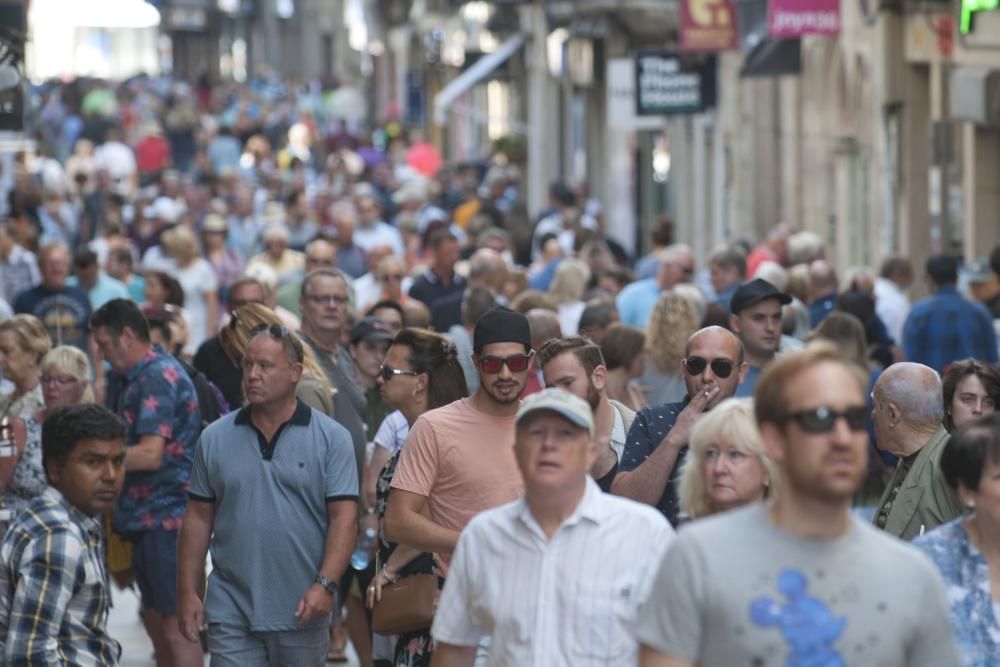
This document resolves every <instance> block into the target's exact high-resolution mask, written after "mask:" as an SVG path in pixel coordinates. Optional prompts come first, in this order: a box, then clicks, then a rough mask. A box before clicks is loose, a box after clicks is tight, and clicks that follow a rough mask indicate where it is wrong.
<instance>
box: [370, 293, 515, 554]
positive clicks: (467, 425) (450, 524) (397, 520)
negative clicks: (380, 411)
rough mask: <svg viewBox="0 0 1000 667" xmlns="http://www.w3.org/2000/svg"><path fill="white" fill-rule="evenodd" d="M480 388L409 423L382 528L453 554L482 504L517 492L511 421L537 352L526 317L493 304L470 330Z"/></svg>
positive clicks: (507, 498) (397, 538)
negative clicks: (461, 536) (460, 535)
mask: <svg viewBox="0 0 1000 667" xmlns="http://www.w3.org/2000/svg"><path fill="white" fill-rule="evenodd" d="M472 349H473V353H472V362H473V364H475V366H476V371H477V372H478V373H479V389H478V390H477V391H476V393H475V394H473V395H472V396H470V397H468V398H465V399H462V400H460V401H455V402H454V403H452V404H450V405H446V406H444V407H443V408H438V409H437V410H431V411H430V412H427V413H425V414H423V415H421V417H420V418H419V419H417V421H416V422H415V423H414V424H413V427H412V428H411V429H410V434H409V436H407V438H406V444H405V445H404V446H403V453H402V455H401V456H400V459H399V465H398V467H397V468H396V474H395V476H394V477H393V478H392V493H391V494H390V495H389V504H388V507H387V509H386V513H385V536H386V538H387V539H389V540H391V541H393V542H398V543H400V544H405V545H407V546H410V547H414V548H416V549H419V550H420V551H429V552H432V553H437V554H443V555H444V560H445V561H450V560H451V553H452V551H454V550H455V544H456V543H457V542H458V534H459V532H460V531H461V530H462V529H463V528H465V525H466V524H467V523H468V522H469V520H470V519H472V517H474V516H475V515H476V514H478V513H479V512H482V511H483V510H486V509H490V508H492V507H497V506H498V505H502V504H504V503H507V502H510V501H512V500H514V499H515V498H517V497H518V496H520V495H521V491H522V489H523V486H524V485H523V482H522V480H521V473H520V471H519V470H518V468H517V462H516V461H515V459H514V450H513V447H512V445H513V443H514V422H515V420H516V417H517V410H518V408H519V407H520V405H521V401H520V398H519V397H520V395H521V391H522V390H523V389H524V385H525V383H526V382H527V381H528V374H529V373H530V372H531V361H532V358H533V357H534V352H533V351H532V349H531V331H530V329H529V327H528V320H527V319H525V317H524V316H523V315H521V314H520V313H516V312H514V311H512V310H509V309H507V308H502V307H498V308H494V309H493V310H491V311H489V312H487V313H486V314H485V315H483V316H482V317H481V318H479V321H478V322H476V328H475V331H474V332H473V345H472Z"/></svg>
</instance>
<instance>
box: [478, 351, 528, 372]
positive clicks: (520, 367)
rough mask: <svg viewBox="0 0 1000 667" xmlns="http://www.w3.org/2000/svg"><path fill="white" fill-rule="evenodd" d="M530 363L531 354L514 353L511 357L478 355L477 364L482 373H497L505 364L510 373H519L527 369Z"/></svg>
mask: <svg viewBox="0 0 1000 667" xmlns="http://www.w3.org/2000/svg"><path fill="white" fill-rule="evenodd" d="M530 363H531V355H529V354H515V355H514V356H511V357H479V366H480V368H482V369H483V372H484V373H491V374H492V373H499V372H500V369H502V368H503V367H504V364H507V368H509V369H510V372H511V373H520V372H522V371H524V370H527V368H528V364H530Z"/></svg>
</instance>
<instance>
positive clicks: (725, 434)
mask: <svg viewBox="0 0 1000 667" xmlns="http://www.w3.org/2000/svg"><path fill="white" fill-rule="evenodd" d="M775 474H776V473H775V468H774V463H773V462H772V461H771V459H770V457H768V455H767V453H766V452H765V451H764V442H763V441H762V440H761V437H760V431H758V430H757V420H756V419H755V418H754V414H753V399H749V398H730V399H727V400H725V401H723V402H722V403H720V404H719V405H718V406H716V407H715V409H714V410H712V411H711V412H708V413H707V414H705V416H703V417H702V418H701V419H700V420H699V421H698V423H697V424H695V427H694V429H693V430H692V431H691V439H690V441H689V442H688V452H687V456H685V458H684V463H683V465H682V466H681V481H680V491H679V495H680V506H681V513H682V515H683V516H686V517H687V518H688V519H699V518H702V517H705V516H709V515H711V514H716V513H718V512H724V511H726V510H731V509H734V508H736V507H741V506H743V505H747V504H750V503H755V502H759V501H761V500H763V499H764V498H766V497H767V496H768V495H769V493H770V490H771V480H772V479H775Z"/></svg>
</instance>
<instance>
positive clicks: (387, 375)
mask: <svg viewBox="0 0 1000 667" xmlns="http://www.w3.org/2000/svg"><path fill="white" fill-rule="evenodd" d="M378 374H379V375H381V376H382V382H388V381H389V380H391V379H392V378H393V377H395V376H396V375H410V376H414V377H415V376H417V375H420V373H418V372H416V371H404V370H400V369H398V368H392V367H391V366H386V365H384V364H383V365H382V367H381V368H379V369H378Z"/></svg>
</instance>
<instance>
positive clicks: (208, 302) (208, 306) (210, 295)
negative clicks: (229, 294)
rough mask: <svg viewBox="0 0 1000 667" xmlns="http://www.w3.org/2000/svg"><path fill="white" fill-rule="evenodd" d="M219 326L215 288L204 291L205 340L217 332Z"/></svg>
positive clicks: (217, 295)
mask: <svg viewBox="0 0 1000 667" xmlns="http://www.w3.org/2000/svg"><path fill="white" fill-rule="evenodd" d="M218 328H219V293H218V292H217V291H216V290H210V291H208V292H205V330H206V331H205V340H208V339H209V338H211V337H212V336H214V335H215V334H217V333H218Z"/></svg>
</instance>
